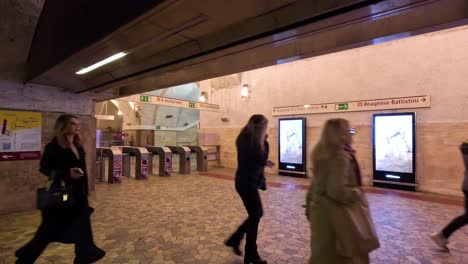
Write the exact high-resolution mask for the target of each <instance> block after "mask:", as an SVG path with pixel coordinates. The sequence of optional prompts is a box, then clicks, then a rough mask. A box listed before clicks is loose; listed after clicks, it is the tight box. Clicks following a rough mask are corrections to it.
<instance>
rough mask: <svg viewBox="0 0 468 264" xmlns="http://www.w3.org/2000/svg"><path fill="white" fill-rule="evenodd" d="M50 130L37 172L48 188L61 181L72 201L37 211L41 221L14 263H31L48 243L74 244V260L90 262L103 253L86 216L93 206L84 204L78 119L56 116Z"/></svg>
mask: <svg viewBox="0 0 468 264" xmlns="http://www.w3.org/2000/svg"><path fill="white" fill-rule="evenodd" d="M54 132H55V136H54V138H53V139H52V141H51V142H49V143H48V144H47V145H46V147H45V149H44V152H43V154H42V157H41V161H40V172H41V173H42V174H43V175H45V176H47V177H48V178H49V181H51V182H52V185H51V187H50V188H57V187H59V186H60V185H61V184H62V182H64V183H65V188H66V189H67V190H70V195H71V197H70V199H71V198H73V203H72V204H70V205H69V206H65V207H52V208H45V209H43V210H41V215H42V222H41V224H40V226H39V228H38V230H37V232H36V234H35V235H34V237H33V239H32V240H31V241H29V242H28V243H27V244H26V245H24V246H23V247H21V248H20V249H19V250H17V251H16V253H15V255H16V257H17V261H16V263H21V264H29V263H34V262H35V261H36V259H37V258H38V257H39V256H40V255H41V254H42V252H43V251H44V250H45V248H46V247H47V245H48V244H49V243H50V242H62V243H74V244H75V259H74V263H75V264H87V263H93V262H96V261H98V260H99V259H101V258H103V257H104V255H105V254H106V253H105V252H104V251H103V250H101V249H99V248H98V247H97V246H96V245H95V244H94V240H93V234H92V230H91V222H90V215H91V213H92V211H93V210H94V209H93V208H91V207H89V204H88V197H87V195H88V174H87V172H86V161H85V152H84V149H83V146H82V142H81V138H80V134H79V132H80V123H79V120H78V118H77V117H76V116H73V115H68V114H65V115H62V116H60V117H59V118H58V119H57V121H56V123H55V128H54Z"/></svg>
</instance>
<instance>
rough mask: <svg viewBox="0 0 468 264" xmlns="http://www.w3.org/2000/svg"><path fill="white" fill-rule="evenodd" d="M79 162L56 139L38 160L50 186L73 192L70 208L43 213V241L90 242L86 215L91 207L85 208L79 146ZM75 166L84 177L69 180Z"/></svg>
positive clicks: (85, 181)
mask: <svg viewBox="0 0 468 264" xmlns="http://www.w3.org/2000/svg"><path fill="white" fill-rule="evenodd" d="M77 149H78V153H79V155H80V159H78V158H77V157H76V156H75V154H74V153H73V151H72V150H71V149H69V148H66V149H64V148H62V147H61V146H60V145H59V144H58V142H57V139H55V138H54V139H53V140H52V141H51V142H50V143H48V144H47V145H46V147H45V149H44V152H43V154H42V157H41V161H40V169H39V171H40V172H41V173H42V174H44V175H45V176H47V177H49V180H52V181H53V184H52V187H51V188H53V187H54V186H56V185H58V184H61V182H62V181H63V182H64V183H65V186H66V187H67V188H69V189H70V190H71V192H72V196H73V199H74V203H73V205H71V206H69V207H65V208H52V209H44V210H42V224H41V227H40V232H39V231H38V233H40V234H41V236H46V237H47V238H44V239H43V240H44V241H49V242H53V241H57V242H62V243H76V241H77V240H78V239H83V237H85V238H84V239H86V240H91V239H92V234H91V230H90V225H89V216H90V213H91V212H92V208H90V207H89V205H88V198H87V194H88V175H87V172H86V161H85V158H86V157H85V152H84V150H83V148H82V147H79V146H78V147H77ZM74 167H78V168H81V169H82V170H83V172H84V175H83V177H80V178H79V179H72V178H71V177H70V168H74Z"/></svg>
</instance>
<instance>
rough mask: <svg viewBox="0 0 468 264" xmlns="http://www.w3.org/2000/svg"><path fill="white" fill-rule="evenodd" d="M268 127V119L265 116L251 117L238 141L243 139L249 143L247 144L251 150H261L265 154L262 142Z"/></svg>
mask: <svg viewBox="0 0 468 264" xmlns="http://www.w3.org/2000/svg"><path fill="white" fill-rule="evenodd" d="M267 126H268V119H266V117H265V116H264V115H259V114H257V115H253V116H251V117H250V119H249V121H248V122H247V124H246V125H245V127H244V128H243V129H242V131H241V132H240V134H239V136H238V137H237V140H239V138H243V139H245V140H246V141H247V144H249V146H250V147H251V148H259V149H260V151H261V152H262V153H263V152H264V150H265V149H264V148H265V147H264V146H265V145H264V144H263V142H261V141H262V138H261V137H262V133H263V131H264V130H265V129H266V128H267Z"/></svg>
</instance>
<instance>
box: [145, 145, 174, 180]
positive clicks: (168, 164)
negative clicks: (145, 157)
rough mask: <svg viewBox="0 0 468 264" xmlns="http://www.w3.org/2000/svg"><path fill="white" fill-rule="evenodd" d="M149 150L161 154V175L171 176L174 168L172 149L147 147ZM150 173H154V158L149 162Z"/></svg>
mask: <svg viewBox="0 0 468 264" xmlns="http://www.w3.org/2000/svg"><path fill="white" fill-rule="evenodd" d="M146 149H147V150H148V152H150V153H152V154H153V155H158V156H159V176H171V170H172V151H171V150H170V149H169V148H167V147H154V146H149V147H146ZM148 168H149V173H150V174H152V173H153V159H152V158H150V159H149V162H148Z"/></svg>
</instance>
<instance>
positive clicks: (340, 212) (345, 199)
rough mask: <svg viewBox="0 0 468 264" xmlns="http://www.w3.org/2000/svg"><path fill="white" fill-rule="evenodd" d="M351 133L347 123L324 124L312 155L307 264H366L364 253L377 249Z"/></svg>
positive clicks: (328, 122) (307, 210) (307, 211)
mask: <svg viewBox="0 0 468 264" xmlns="http://www.w3.org/2000/svg"><path fill="white" fill-rule="evenodd" d="M351 132H352V131H350V127H349V123H348V121H347V120H345V119H330V120H328V121H327V122H326V124H325V128H324V129H323V132H322V136H321V139H320V141H319V143H318V144H317V145H316V146H315V148H314V151H313V153H312V163H313V170H314V180H313V183H312V184H311V186H310V187H309V190H308V192H307V198H306V215H307V218H308V220H309V222H310V226H311V248H312V250H311V252H312V255H311V257H310V260H309V263H310V264H312V263H313V264H361V263H362V264H364V263H369V252H371V251H372V250H374V249H376V248H378V247H379V241H378V238H377V235H376V233H375V229H374V225H373V223H372V219H371V217H370V214H369V207H368V203H367V199H366V197H365V194H364V192H363V190H362V188H361V175H360V170H359V166H358V164H357V161H356V158H355V156H354V150H352V148H351V142H352V138H351Z"/></svg>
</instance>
